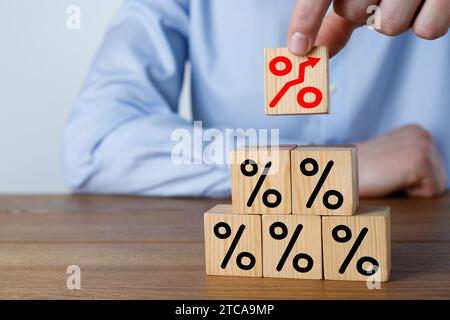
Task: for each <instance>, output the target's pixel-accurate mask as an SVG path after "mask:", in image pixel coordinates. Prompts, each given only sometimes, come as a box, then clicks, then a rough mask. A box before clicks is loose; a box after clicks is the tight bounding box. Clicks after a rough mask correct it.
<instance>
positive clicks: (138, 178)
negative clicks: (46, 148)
mask: <svg viewBox="0 0 450 320" xmlns="http://www.w3.org/2000/svg"><path fill="white" fill-rule="evenodd" d="M187 6H188V1H185V0H153V1H139V0H128V1H125V2H124V4H123V5H122V7H121V9H120V10H119V13H118V15H117V16H116V17H115V19H114V20H113V23H112V25H111V26H110V28H109V30H108V32H107V33H106V35H105V38H104V41H103V44H102V45H101V47H100V49H99V52H98V53H97V56H96V58H95V59H94V62H93V64H92V66H91V70H90V72H89V74H88V77H87V80H86V83H85V85H84V87H83V88H82V91H81V93H80V95H79V97H78V98H77V100H76V101H75V104H74V108H73V111H72V114H71V116H70V118H69V121H68V123H67V125H66V128H65V131H64V138H63V152H64V165H65V167H64V171H65V177H66V181H67V183H68V185H69V187H70V188H72V189H73V190H74V191H76V192H95V193H114V194H121V193H124V194H125V193H132V194H140V195H163V196H209V197H226V196H229V194H230V178H229V168H228V166H225V165H217V164H205V163H204V162H203V163H198V162H199V161H195V159H191V160H192V161H190V163H191V165H186V164H183V165H179V164H177V163H174V162H173V161H172V160H171V153H172V148H173V146H174V142H173V141H172V140H171V134H172V133H173V132H174V130H177V129H179V130H180V129H181V130H183V129H184V130H187V131H188V132H190V133H192V131H193V126H192V124H191V123H190V122H188V121H186V120H184V119H182V118H181V117H180V116H178V114H177V108H178V107H177V105H178V99H179V96H180V91H181V86H182V82H183V71H184V66H185V62H186V61H187V59H188V39H187V38H188V36H189V35H188V30H189V17H188V15H189V10H188V7H187ZM192 134H193V133H192ZM192 157H195V154H193V155H192ZM187 186H188V187H187Z"/></svg>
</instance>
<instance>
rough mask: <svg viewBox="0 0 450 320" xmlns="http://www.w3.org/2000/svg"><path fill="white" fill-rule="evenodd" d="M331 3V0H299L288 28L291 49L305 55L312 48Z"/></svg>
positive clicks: (289, 47) (288, 44)
mask: <svg viewBox="0 0 450 320" xmlns="http://www.w3.org/2000/svg"><path fill="white" fill-rule="evenodd" d="M330 4H331V0H297V3H296V5H295V7H294V10H293V11H292V17H291V22H290V24H289V29H288V40H287V47H288V49H289V51H291V52H292V53H293V54H295V55H305V54H307V53H308V52H309V51H310V50H311V49H312V47H313V46H314V42H315V41H316V37H317V34H318V33H319V29H320V26H321V24H322V21H323V18H324V16H325V14H326V12H327V10H328V8H329V6H330Z"/></svg>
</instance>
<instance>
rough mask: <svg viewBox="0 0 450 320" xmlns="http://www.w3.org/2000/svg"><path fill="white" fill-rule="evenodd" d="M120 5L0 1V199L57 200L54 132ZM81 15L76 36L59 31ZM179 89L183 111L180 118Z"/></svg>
mask: <svg viewBox="0 0 450 320" xmlns="http://www.w3.org/2000/svg"><path fill="white" fill-rule="evenodd" d="M121 2H122V1H121V0H72V1H69V0H38V1H36V0H0V43H1V44H0V193H9V194H11V193H64V192H68V189H67V188H66V187H65V186H64V180H63V175H62V165H61V133H62V128H63V126H64V123H65V121H66V119H67V116H68V114H69V111H70V108H71V103H72V102H73V100H74V98H75V96H76V95H77V93H78V92H79V90H80V87H81V85H82V83H83V80H84V77H85V75H86V71H87V69H88V67H89V65H90V61H91V59H92V57H93V55H94V54H95V52H96V50H97V48H98V46H99V44H100V42H101V39H102V36H103V34H104V31H105V29H106V27H107V25H108V23H109V21H110V19H111V18H112V16H113V15H114V13H115V12H116V11H117V9H118V7H119V5H120V3H121ZM69 5H78V6H79V7H80V8H81V30H69V29H68V28H67V26H66V22H67V18H68V14H67V13H66V10H67V7H68V6H69ZM188 101H189V98H188V96H187V92H186V90H184V94H183V96H182V101H181V102H180V103H181V105H182V109H183V110H184V111H183V112H188V111H186V110H188V108H189V102H188Z"/></svg>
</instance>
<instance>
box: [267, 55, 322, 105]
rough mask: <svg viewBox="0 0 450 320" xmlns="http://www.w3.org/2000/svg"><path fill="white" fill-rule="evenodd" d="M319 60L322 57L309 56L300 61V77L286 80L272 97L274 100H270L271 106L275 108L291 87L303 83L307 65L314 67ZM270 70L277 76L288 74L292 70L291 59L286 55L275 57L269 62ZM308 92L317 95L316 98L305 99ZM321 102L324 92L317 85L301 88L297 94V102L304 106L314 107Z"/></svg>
mask: <svg viewBox="0 0 450 320" xmlns="http://www.w3.org/2000/svg"><path fill="white" fill-rule="evenodd" d="M319 61H320V58H314V57H308V58H307V60H306V61H304V62H302V63H300V65H299V71H298V78H297V79H294V80H291V81H288V82H286V83H285V84H284V86H283V87H282V88H281V90H280V91H279V92H278V93H277V94H276V95H275V97H274V98H273V99H272V101H270V103H269V107H271V108H274V107H275V106H276V105H277V104H278V102H280V100H281V99H282V98H283V97H284V95H285V94H286V92H288V90H289V89H290V88H292V87H295V86H297V85H299V84H301V83H303V82H304V81H305V72H306V68H307V67H311V68H314V67H315V66H316V65H317V63H318V62H319ZM280 65H281V67H280ZM269 70H270V72H271V73H272V74H273V75H275V76H277V77H283V76H286V75H288V74H289V73H291V71H292V62H291V60H289V58H287V57H284V56H278V57H275V58H273V59H272V60H271V61H270V63H269ZM308 93H312V94H313V95H314V97H315V98H314V100H313V101H311V102H308V101H305V95H306V94H308ZM321 102H322V92H321V91H320V90H319V89H317V88H316V87H304V88H302V89H300V91H299V92H298V94H297V103H298V104H299V105H300V106H301V107H303V108H306V109H312V108H315V107H317V106H318V105H319V104H320V103H321Z"/></svg>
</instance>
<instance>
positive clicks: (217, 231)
mask: <svg viewBox="0 0 450 320" xmlns="http://www.w3.org/2000/svg"><path fill="white" fill-rule="evenodd" d="M222 229H223V232H221V230H222ZM244 230H245V225H243V224H241V226H240V227H239V229H238V231H237V232H236V235H235V236H234V238H233V241H231V245H230V247H229V248H228V251H227V253H226V254H225V257H224V258H223V260H222V263H221V265H220V267H221V268H222V269H225V268H226V267H227V265H228V262H229V261H230V259H231V256H232V255H233V252H234V250H236V246H237V245H238V243H239V240H240V239H241V237H242V234H243V233H244ZM214 235H215V236H216V237H217V238H219V239H222V240H223V239H228V238H229V237H231V227H230V225H229V224H228V223H226V222H219V223H217V224H216V225H215V226H214ZM245 258H247V259H248V260H249V262H248V263H247V264H245V263H244V259H245ZM255 263H256V259H255V256H254V255H252V254H251V253H250V252H246V251H244V252H241V253H239V254H238V255H237V257H236V264H237V266H238V267H239V269H241V270H250V269H252V268H253V267H254V266H255Z"/></svg>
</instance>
